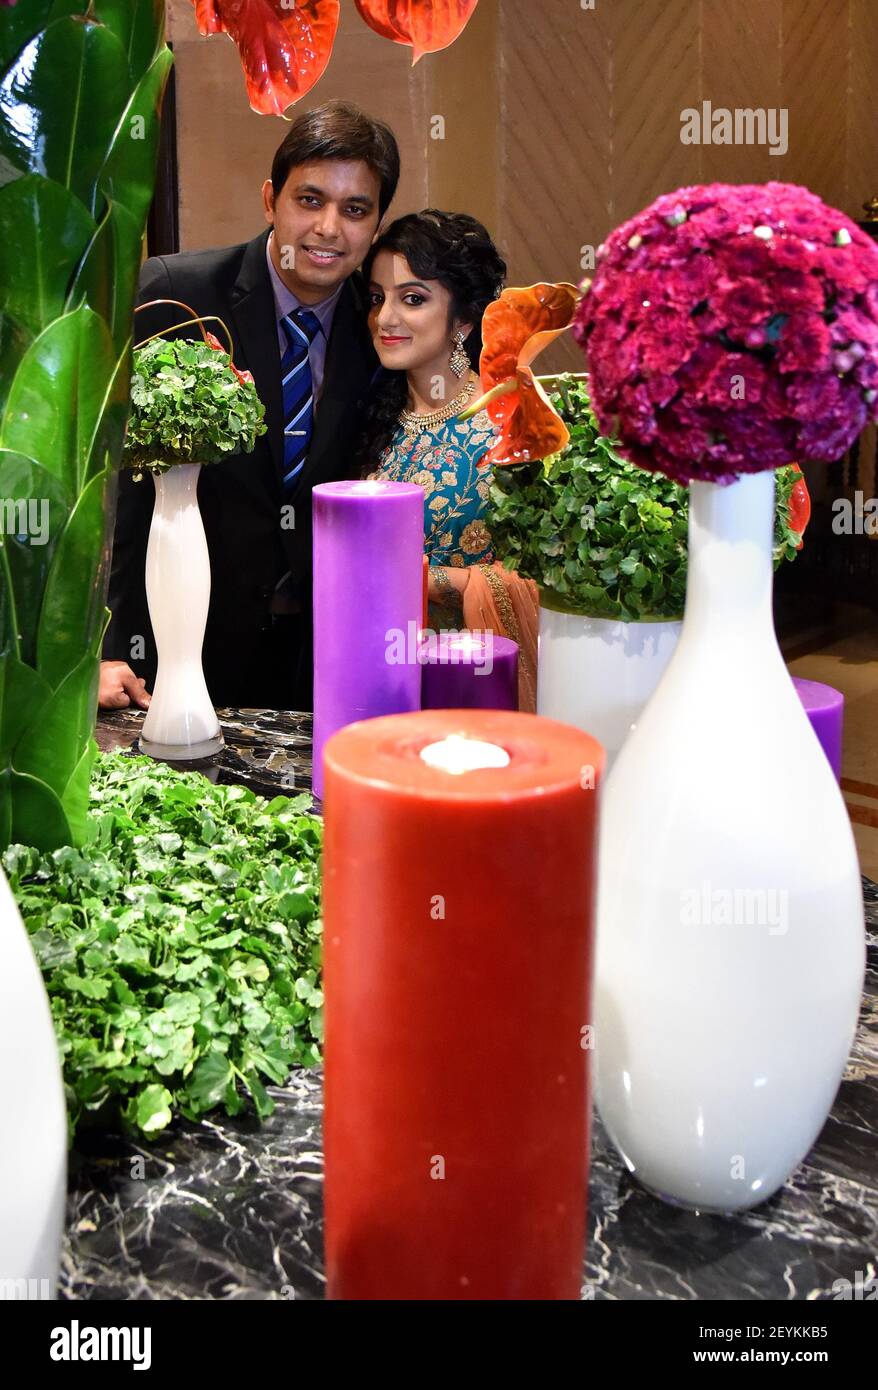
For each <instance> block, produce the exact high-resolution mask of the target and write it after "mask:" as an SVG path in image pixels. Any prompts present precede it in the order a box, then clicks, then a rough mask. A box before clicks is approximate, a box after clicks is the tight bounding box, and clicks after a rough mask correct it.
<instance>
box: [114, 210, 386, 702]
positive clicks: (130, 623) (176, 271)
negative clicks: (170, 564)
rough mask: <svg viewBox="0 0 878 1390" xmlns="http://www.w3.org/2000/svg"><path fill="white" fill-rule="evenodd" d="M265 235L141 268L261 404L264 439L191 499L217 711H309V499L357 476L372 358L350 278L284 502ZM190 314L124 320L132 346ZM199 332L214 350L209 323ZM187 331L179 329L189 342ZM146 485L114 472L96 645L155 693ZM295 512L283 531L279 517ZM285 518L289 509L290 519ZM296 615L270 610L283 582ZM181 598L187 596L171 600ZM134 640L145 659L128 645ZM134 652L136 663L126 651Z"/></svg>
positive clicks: (155, 312)
mask: <svg viewBox="0 0 878 1390" xmlns="http://www.w3.org/2000/svg"><path fill="white" fill-rule="evenodd" d="M268 235H269V234H268V232H265V233H263V234H262V235H261V236H258V237H256V238H255V239H254V240H253V241H250V242H246V243H245V244H244V245H242V246H234V247H229V248H225V249H222V250H218V251H189V252H183V253H182V254H180V255H176V256H167V257H165V256H158V257H154V258H153V259H151V260H148V261H147V262H146V263H145V265H144V267H143V271H142V274H141V278H140V297H139V302H140V303H141V304H144V303H146V302H148V301H149V300H153V299H177V300H181V301H182V302H183V303H185V304H187V305H190V306H191V307H192V308H193V309H194V310H195V312H196V313H197V314H202V315H207V314H218V315H219V316H220V318H222V319H223V320H224V321H225V323H226V324H227V325H228V327H229V329H230V331H231V334H232V338H233V340H234V348H235V365H236V366H238V367H240V368H242V369H243V368H246V369H247V370H249V371H250V372H252V373H253V378H254V381H255V385H256V390H257V391H258V393H259V396H260V398H261V400H262V402H263V404H264V405H265V423H266V425H267V427H268V429H267V433H266V434H264V435H262V436H260V438H259V439H258V440H257V443H256V448H255V450H254V451H253V453H251V454H237V455H235V456H234V457H232V458H228V459H226V460H224V461H223V462H222V463H217V464H211V465H209V466H207V467H205V468H203V469H202V471H201V475H200V478H199V483H198V500H199V504H200V507H201V514H202V517H203V520H204V529H205V533H206V535H207V545H208V550H209V552H210V564H211V595H210V610H209V614H208V619H207V629H206V632H205V638H204V648H203V662H204V673H205V678H206V680H207V687H208V690H209V691H210V695H211V698H212V700H213V702H214V704H216V705H237V706H248V705H249V706H254V705H255V706H260V705H264V706H267V707H269V708H276V709H311V708H312V705H313V694H312V689H313V676H312V652H311V648H312V626H311V606H312V578H311V559H312V543H311V489H312V487H313V486H314V484H315V483H323V482H331V481H334V480H337V479H341V478H348V477H353V476H354V469H353V453H354V447H355V445H356V439H357V433H358V430H359V425H360V421H361V418H362V410H363V406H364V403H365V400H366V397H367V394H368V392H369V387H370V383H371V382H372V381H373V380H374V378H375V376H376V371H377V369H378V359H377V357H376V355H375V352H374V349H373V347H372V343H371V338H370V335H369V331H368V326H367V321H366V314H367V308H366V296H365V289H364V287H363V285H362V281H361V277H360V276H359V275H357V276H353V277H351V279H349V280H348V281H346V283H345V285H344V287H343V288H342V292H341V294H340V296H339V300H338V303H337V305H336V309H335V314H334V317H333V322H332V328H331V332H330V336H329V343H328V345H327V353H326V365H325V372H324V378H323V389H322V393H321V396H320V399H319V402H318V405H317V410H316V418H315V425H314V433H313V436H312V439H311V447H310V449H309V451H308V457H307V459H306V462H305V466H304V468H303V469H302V472H301V473H300V474H299V477H298V479H297V486H296V490H295V492H294V493H293V494H292V496H290V497H289V498H283V497H282V495H281V471H282V466H283V401H282V392H281V379H280V352H279V347H278V338H277V317H276V310H275V302H274V295H273V291H272V285H271V278H270V275H269V272H268V266H267V264H266V251H265V248H266V242H267V240H268ZM186 317H188V315H187V314H186V313H185V312H184V311H183V310H180V309H177V308H175V307H172V306H162V307H161V308H151V309H145V310H143V311H142V312H140V313H138V314H137V316H136V319H135V341H136V342H139V341H141V340H142V339H143V338H145V337H147V336H148V335H149V334H151V333H155V332H158V331H166V330H168V329H169V328H170V327H171V326H172V325H173V324H175V323H179V322H180V321H181V320H182V319H184V318H186ZM207 327H208V328H210V329H212V330H213V331H215V332H216V335H217V337H218V338H219V339H220V340H221V341H222V340H223V338H224V335H223V333H222V330H221V329H220V328H218V327H217V325H216V324H215V323H208V325H207ZM198 331H199V330H198V329H197V328H195V329H191V328H187V329H184V330H182V331H181V336H186V337H190V336H192V335H193V333H195V334H197V333H198ZM154 498H155V489H154V486H153V482H152V479H151V478H150V477H148V476H145V477H144V478H143V479H142V481H141V482H139V483H135V482H133V481H132V476H131V473H130V471H125V472H123V473H122V474H121V475H120V479H119V491H118V500H117V507H116V521H115V532H114V540H113V560H112V567H111V574H110V585H109V595H108V599H107V604H108V607H109V608H110V610H111V612H112V619H111V622H110V625H109V628H108V630H107V634H106V637H105V640H104V647H103V656H104V658H105V659H106V660H113V659H114V660H122V661H127V662H128V663H129V664H130V665H131V667H132V669H133V670H134V671H136V673H137V674H138V675H139V676H143V677H145V679H146V683H147V688H148V689H150V690H151V689H152V685H153V682H154V680H155V670H156V651H155V641H154V637H153V632H152V626H151V624H150V621H149V612H148V609H147V604H146V588H145V578H144V571H145V564H146V547H147V540H148V537H149V527H150V521H151V518H152V511H153V502H154ZM285 503H291V504H292V506H293V508H294V513H293V514H292V515H293V519H294V526H293V527H292V528H289V527H288V528H286V529H285V528H284V527H283V526H282V525H281V520H282V518H281V508H282V506H283V505H284V504H285ZM287 517H288V518H289V513H288V514H287ZM287 571H291V575H292V579H291V581H288V586H287V591H288V592H289V591H290V589H291V590H292V592H293V593H294V594H295V596H296V597H297V598H298V601H299V603H300V605H301V610H302V613H301V617H300V618H299V619H296V618H293V619H275V618H273V617H272V615H271V614H270V612H269V602H270V600H271V597H272V595H273V593H274V590H275V586H276V585H277V584H278V582H279V581H280V580H281V578H282V576H283V575H284V574H285V573H286V572H287ZM181 601H185V596H181ZM138 636H139V637H142V638H143V640H144V643H145V655H144V656H143V657H142V658H141V657H139V656H138V655H136V653H137V650H138V646H137V644H135V645H134V647H132V642H133V639H135V638H137V637H138ZM132 651H134V653H135V655H132Z"/></svg>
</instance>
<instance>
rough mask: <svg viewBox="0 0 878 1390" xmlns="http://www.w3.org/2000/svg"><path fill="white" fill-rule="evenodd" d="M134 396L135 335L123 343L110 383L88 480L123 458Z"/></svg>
mask: <svg viewBox="0 0 878 1390" xmlns="http://www.w3.org/2000/svg"><path fill="white" fill-rule="evenodd" d="M130 397H131V338H130V337H129V338H128V339H127V341H126V342H125V343H124V344H123V347H122V351H121V353H120V354H119V360H118V362H117V363H116V370H115V372H114V374H113V376H112V377H111V378H110V381H109V384H108V386H107V394H106V396H105V397H104V404H103V409H102V410H101V413H100V416H99V418H98V422H97V427H96V429H95V432H94V436H93V438H92V443H91V447H90V449H89V455H88V465H87V468H86V477H85V481H86V482H91V479H92V478H93V477H94V476H95V474H97V473H101V472H103V470H104V468H110V469H113V470H115V469H116V468H118V467H119V461H120V459H121V457H122V445H123V443H124V440H125V425H126V422H127V420H128V406H129V402H130Z"/></svg>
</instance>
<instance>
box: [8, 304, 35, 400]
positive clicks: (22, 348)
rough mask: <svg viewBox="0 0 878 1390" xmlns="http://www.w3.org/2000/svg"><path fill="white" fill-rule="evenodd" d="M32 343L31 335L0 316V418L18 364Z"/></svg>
mask: <svg viewBox="0 0 878 1390" xmlns="http://www.w3.org/2000/svg"><path fill="white" fill-rule="evenodd" d="M32 342H33V336H32V334H30V333H28V331H27V329H26V328H25V327H24V326H23V325H22V324H20V323H17V322H16V320H15V319H14V318H12V317H11V316H10V315H9V314H0V418H2V416H3V411H4V409H5V408H6V400H7V396H8V394H9V387H10V386H11V385H12V382H13V381H14V379H15V373H16V371H17V370H18V364H19V362H20V361H21V359H22V357H23V356H24V354H25V353H26V352H27V350H28V348H29V347H30V345H31V343H32Z"/></svg>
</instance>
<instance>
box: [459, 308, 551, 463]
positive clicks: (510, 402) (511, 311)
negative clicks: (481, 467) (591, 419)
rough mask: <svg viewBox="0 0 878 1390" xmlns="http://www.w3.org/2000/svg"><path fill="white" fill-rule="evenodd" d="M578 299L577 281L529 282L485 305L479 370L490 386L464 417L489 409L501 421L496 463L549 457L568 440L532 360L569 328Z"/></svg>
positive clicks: (491, 453) (494, 449)
mask: <svg viewBox="0 0 878 1390" xmlns="http://www.w3.org/2000/svg"><path fill="white" fill-rule="evenodd" d="M578 298H579V295H578V292H577V290H576V287H575V285H568V284H563V283H562V284H559V285H549V284H538V285H530V286H529V287H528V288H527V289H508V290H504V291H503V293H502V294H501V296H500V298H499V299H495V300H494V302H493V303H492V304H489V305H488V307H487V309H486V310H485V313H484V316H483V318H482V342H483V344H484V346H483V348H482V356H481V359H480V363H479V371H480V375H481V378H482V385H483V386H485V387H486V388H487V389H486V392H485V395H484V396H482V397H481V398H480V399H479V400H477V401H475V402H474V403H473V404H472V405H471V406H470V407H469V408H468V409H467V410H466V411H463V412H462V414H461V417H460V418H461V419H464V420H466V419H469V418H470V417H471V416H473V415H475V414H476V412H477V411H479V410H482V409H486V410H487V411H488V414H489V415H490V417H491V420H492V421H493V422H494V424H495V425H498V426H499V428H500V438H499V439H497V440H496V442H495V443H494V445H493V446H492V448H491V449H490V451H489V453H488V461H489V462H490V463H491V464H492V465H496V464H512V463H529V462H533V461H534V460H536V459H544V458H548V456H549V454H557V453H559V452H560V450H561V449H563V448H564V446H565V445H566V444H567V441H568V439H569V438H570V435H569V433H568V430H567V426H566V425H565V424H564V421H563V420H562V419H561V417H560V415H559V414H558V412H557V411H556V410H555V407H554V406H553V405H552V403H551V401H550V400H549V398H548V396H547V395H546V393H545V391H544V390H543V388H542V386H541V385H540V383H539V382H538V381H537V379H536V377H535V376H534V374H533V372H532V370H531V363H532V362H533V361H534V360H535V358H536V357H538V356H539V354H540V353H541V352H542V351H543V349H544V348H547V347H548V346H549V344H550V343H552V342H554V341H555V339H556V338H557V337H559V336H560V334H562V333H564V332H565V331H566V330H567V327H568V326H569V324H570V322H571V320H572V318H573V313H574V310H575V308H576V305H577V301H578Z"/></svg>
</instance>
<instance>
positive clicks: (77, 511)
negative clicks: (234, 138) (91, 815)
mask: <svg viewBox="0 0 878 1390" xmlns="http://www.w3.org/2000/svg"><path fill="white" fill-rule="evenodd" d="M163 35H164V0H26V3H19V4H17V5H15V6H14V7H9V6H5V5H4V6H3V7H0V502H2V508H3V513H2V514H3V531H4V533H3V534H2V535H0V849H2V848H3V847H4V846H6V845H8V844H9V843H10V842H11V841H21V842H24V843H27V844H32V845H36V846H38V847H39V848H41V849H45V850H50V849H54V848H55V847H57V846H59V845H64V844H73V845H77V844H80V843H81V842H82V841H83V838H84V835H85V830H86V810H87V805H88V784H89V774H90V771H91V766H92V762H93V758H94V754H95V751H96V749H95V744H94V740H93V738H92V728H93V724H94V715H95V708H96V704H97V684H98V671H99V659H100V647H101V640H102V636H103V632H104V629H105V626H106V621H107V617H108V614H107V610H106V608H105V606H104V595H105V592H106V566H107V564H108V560H109V551H108V548H107V546H106V535H105V533H106V516H107V505H106V504H107V501H108V491H109V486H110V483H111V479H112V474H113V472H114V470H115V468H116V467H117V465H118V462H119V459H120V458H121V454H122V442H123V436H124V431H125V420H126V416H127V413H128V395H129V385H130V379H131V341H132V339H131V332H132V313H133V303H134V294H135V289H136V284H137V274H138V269H139V266H140V259H141V248H142V240H143V232H144V228H145V225H146V216H147V212H148V210H149V206H150V203H151V201H152V194H153V183H154V178H155V164H156V155H157V151H158V138H159V108H160V104H161V99H162V93H163V90H164V86H165V81H166V79H167V75H168V70H169V68H170V65H171V61H172V59H171V54H170V52H169V50H168V49H167V48H166V47H165V45H164V41H163ZM35 523H38V524H39V535H38V536H37V535H35V534H34V532H35Z"/></svg>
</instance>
